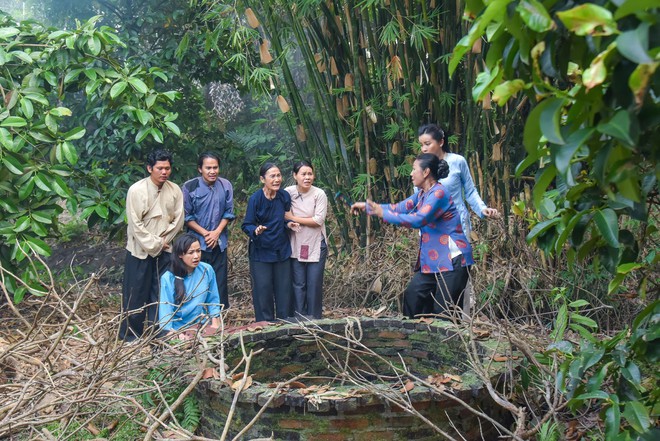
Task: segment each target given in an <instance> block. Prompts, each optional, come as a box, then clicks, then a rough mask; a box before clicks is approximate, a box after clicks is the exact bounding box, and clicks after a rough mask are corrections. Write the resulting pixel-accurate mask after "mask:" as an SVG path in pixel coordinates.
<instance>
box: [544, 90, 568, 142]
mask: <svg viewBox="0 0 660 441" xmlns="http://www.w3.org/2000/svg"><path fill="white" fill-rule="evenodd" d="M543 103H546V105H545V106H544V107H543V110H542V111H541V116H540V121H539V122H540V126H541V133H542V134H543V136H545V137H546V139H547V140H548V141H550V142H551V143H553V144H564V139H563V137H562V136H561V130H560V126H559V120H560V118H561V112H562V109H563V108H564V100H563V99H562V98H546V99H545V100H544V101H543V102H542V103H541V104H543ZM539 106H540V105H539Z"/></svg>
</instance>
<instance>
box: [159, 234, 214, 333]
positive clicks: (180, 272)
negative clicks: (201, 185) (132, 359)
mask: <svg viewBox="0 0 660 441" xmlns="http://www.w3.org/2000/svg"><path fill="white" fill-rule="evenodd" d="M201 257H202V248H201V246H200V243H199V240H198V239H197V238H196V237H195V236H193V235H192V234H189V233H188V234H184V235H182V236H179V237H178V238H177V239H176V240H175V241H174V246H173V249H172V263H171V267H170V269H169V270H168V271H166V272H165V273H164V274H163V275H162V276H161V278H160V302H159V304H158V324H159V325H160V327H161V329H162V330H163V331H165V332H167V333H168V334H176V333H178V332H179V331H181V330H182V329H184V328H185V327H187V326H189V325H191V324H195V323H204V322H206V321H207V320H208V318H209V317H210V318H211V326H213V327H218V326H219V325H220V319H219V316H220V295H219V294H218V284H217V283H216V279H215V271H213V268H212V267H211V265H209V264H208V263H204V262H202V261H201Z"/></svg>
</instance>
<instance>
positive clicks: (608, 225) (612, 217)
mask: <svg viewBox="0 0 660 441" xmlns="http://www.w3.org/2000/svg"><path fill="white" fill-rule="evenodd" d="M594 222H595V223H596V226H597V227H598V231H600V234H601V236H603V239H605V242H607V244H608V245H609V246H611V247H612V248H619V222H618V218H617V215H616V212H615V211H614V210H612V209H611V208H605V209H603V210H597V211H596V212H595V213H594Z"/></svg>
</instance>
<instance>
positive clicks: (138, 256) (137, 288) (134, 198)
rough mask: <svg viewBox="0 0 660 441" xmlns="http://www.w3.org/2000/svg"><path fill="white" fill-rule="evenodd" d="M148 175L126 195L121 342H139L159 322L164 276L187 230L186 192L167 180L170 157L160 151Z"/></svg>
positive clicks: (149, 160) (152, 156) (150, 159)
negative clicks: (178, 238)
mask: <svg viewBox="0 0 660 441" xmlns="http://www.w3.org/2000/svg"><path fill="white" fill-rule="evenodd" d="M147 172H149V176H148V177H146V178H144V179H142V180H140V181H138V182H136V183H135V184H133V185H131V187H130V188H129V189H128V193H127V195H126V219H127V223H128V227H127V236H128V242H127V244H126V250H127V251H126V263H125V265H124V287H123V291H122V321H121V325H120V327H119V338H121V339H123V340H124V341H127V342H130V341H133V340H135V339H137V338H140V337H141V336H142V334H143V333H144V332H145V319H146V325H147V327H149V326H152V325H154V324H155V323H156V319H157V306H158V294H159V282H160V275H161V274H162V273H163V272H165V271H166V270H167V269H168V267H169V263H170V243H171V242H172V239H174V236H175V235H176V234H177V233H178V232H179V231H180V230H181V227H182V226H183V194H182V193H181V189H180V188H179V186H178V185H176V184H173V183H172V182H170V181H169V177H170V174H171V173H172V155H171V154H170V153H169V152H166V151H164V150H156V151H155V152H152V153H151V154H150V155H149V156H148V157H147Z"/></svg>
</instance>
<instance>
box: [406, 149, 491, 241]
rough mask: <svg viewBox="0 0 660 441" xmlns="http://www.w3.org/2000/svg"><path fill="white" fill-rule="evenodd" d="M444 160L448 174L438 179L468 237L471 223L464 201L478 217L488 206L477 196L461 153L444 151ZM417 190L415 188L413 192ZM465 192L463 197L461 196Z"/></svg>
mask: <svg viewBox="0 0 660 441" xmlns="http://www.w3.org/2000/svg"><path fill="white" fill-rule="evenodd" d="M444 160H445V161H447V164H448V165H449V176H447V177H446V178H444V179H440V183H441V184H442V185H443V186H444V187H445V189H447V190H449V194H450V195H451V198H452V200H453V201H454V205H455V206H456V210H457V211H458V214H459V216H460V217H461V226H462V227H463V232H464V233H465V235H466V236H467V237H468V239H469V238H470V231H472V224H471V223H470V212H469V211H468V209H467V207H466V205H465V202H466V201H467V203H468V204H470V207H472V210H473V211H474V212H475V213H477V215H478V216H479V217H484V214H483V211H484V210H485V209H486V208H488V207H487V206H486V204H484V201H483V200H482V199H481V196H479V192H478V191H477V189H476V187H475V186H474V181H473V180H472V175H471V174H470V169H469V168H468V164H467V161H466V160H465V158H464V157H462V156H461V155H457V154H456V153H445V157H444ZM418 191H419V190H418V189H417V188H415V193H417V192H418ZM464 194H465V197H464V196H463V195H464Z"/></svg>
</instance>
